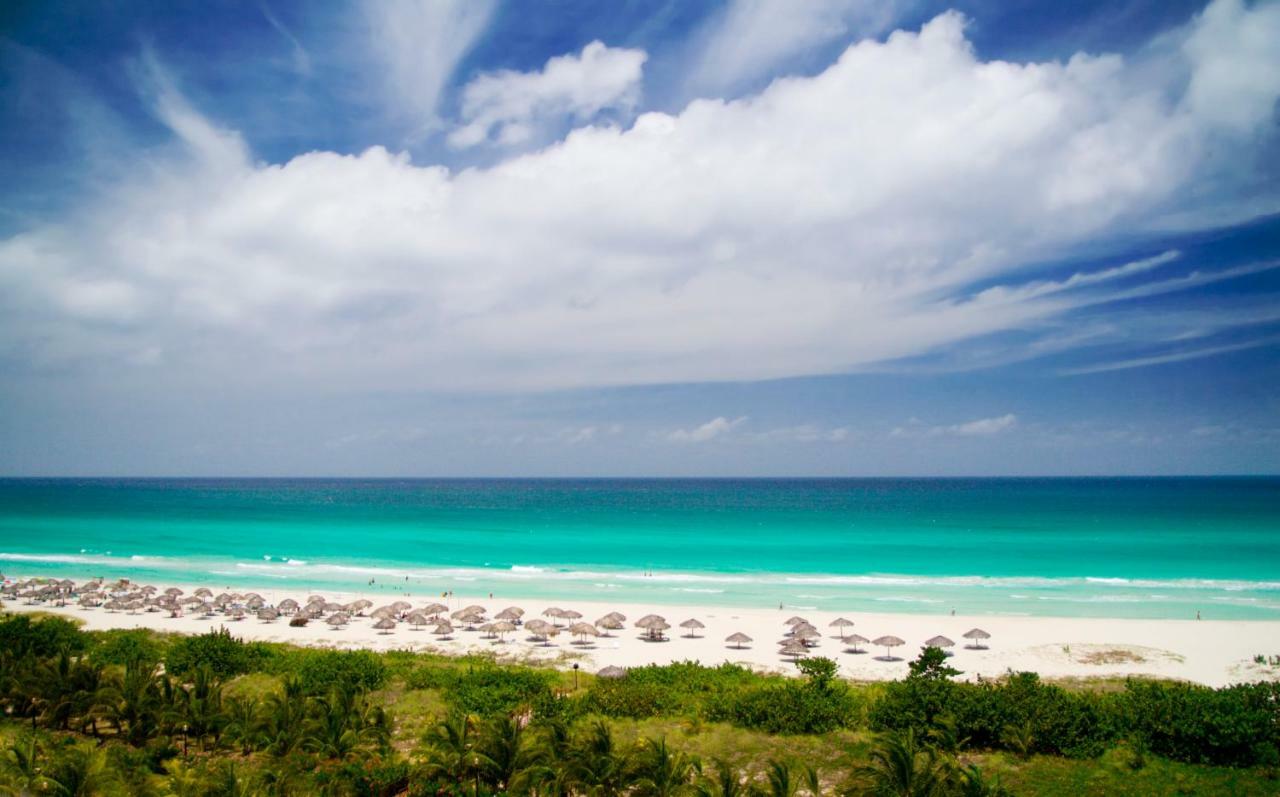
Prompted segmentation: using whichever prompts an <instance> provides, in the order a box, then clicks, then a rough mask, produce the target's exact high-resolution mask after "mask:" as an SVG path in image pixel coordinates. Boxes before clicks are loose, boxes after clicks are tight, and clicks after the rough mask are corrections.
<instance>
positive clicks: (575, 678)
mask: <svg viewBox="0 0 1280 797" xmlns="http://www.w3.org/2000/svg"><path fill="white" fill-rule="evenodd" d="M573 691H575V692H576V691H578V662H576V661H575V662H574V663H573Z"/></svg>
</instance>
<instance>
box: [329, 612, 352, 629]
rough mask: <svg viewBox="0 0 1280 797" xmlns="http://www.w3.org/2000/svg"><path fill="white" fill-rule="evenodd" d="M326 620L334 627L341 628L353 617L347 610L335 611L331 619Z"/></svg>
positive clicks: (330, 616)
mask: <svg viewBox="0 0 1280 797" xmlns="http://www.w3.org/2000/svg"><path fill="white" fill-rule="evenodd" d="M325 622H326V623H328V624H329V625H331V626H333V627H334V628H340V627H341V626H344V625H346V624H347V623H349V622H351V617H350V616H349V615H348V614H347V613H346V612H334V613H333V614H331V615H329V619H327V620H325Z"/></svg>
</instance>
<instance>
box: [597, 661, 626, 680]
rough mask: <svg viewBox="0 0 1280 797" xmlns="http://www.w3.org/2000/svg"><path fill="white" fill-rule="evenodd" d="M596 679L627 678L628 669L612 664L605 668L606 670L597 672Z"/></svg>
mask: <svg viewBox="0 0 1280 797" xmlns="http://www.w3.org/2000/svg"><path fill="white" fill-rule="evenodd" d="M596 677H597V678H625V677H627V671H626V668H624V667H619V666H617V665H616V664H610V665H609V666H608V667H605V668H604V669H602V670H600V671H599V672H597V673H596Z"/></svg>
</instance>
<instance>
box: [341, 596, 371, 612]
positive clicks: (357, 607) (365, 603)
mask: <svg viewBox="0 0 1280 797" xmlns="http://www.w3.org/2000/svg"><path fill="white" fill-rule="evenodd" d="M372 605H373V601H370V600H365V599H364V598H361V599H359V600H354V601H351V602H350V603H348V604H347V611H349V612H351V613H352V614H354V615H356V616H359V615H360V613H361V612H363V611H364V610H365V609H368V608H369V607H370V606H372Z"/></svg>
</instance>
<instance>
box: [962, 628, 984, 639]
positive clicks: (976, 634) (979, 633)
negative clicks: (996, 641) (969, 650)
mask: <svg viewBox="0 0 1280 797" xmlns="http://www.w3.org/2000/svg"><path fill="white" fill-rule="evenodd" d="M964 638H965V639H990V638H991V635H990V634H988V633H987V632H986V631H983V630H982V629H981V628H971V629H969V630H968V631H965V632H964Z"/></svg>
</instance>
